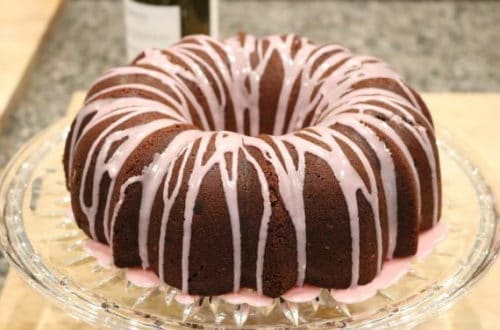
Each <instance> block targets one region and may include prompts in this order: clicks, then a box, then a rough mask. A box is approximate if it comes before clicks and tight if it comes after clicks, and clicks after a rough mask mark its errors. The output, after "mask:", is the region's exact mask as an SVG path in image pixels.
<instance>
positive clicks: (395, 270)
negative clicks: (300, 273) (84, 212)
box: [84, 223, 448, 307]
mask: <svg viewBox="0 0 500 330" xmlns="http://www.w3.org/2000/svg"><path fill="white" fill-rule="evenodd" d="M447 234H448V226H447V225H446V224H443V223H438V224H437V225H436V226H434V227H433V228H432V229H430V230H427V231H425V232H422V233H421V234H420V235H419V243H418V251H417V253H416V255H415V256H413V257H408V258H398V259H392V260H387V261H385V262H384V264H383V266H382V269H381V271H380V273H379V274H378V275H377V276H376V277H375V278H374V279H373V281H371V282H370V283H368V284H366V285H358V286H356V287H352V288H348V289H340V290H339V289H333V290H330V293H331V295H332V296H333V298H334V299H335V300H337V301H338V302H341V303H346V304H353V303H359V302H362V301H365V300H367V299H369V298H371V297H372V296H374V295H375V294H376V293H377V291H378V290H383V289H386V288H388V287H389V286H391V285H393V284H394V283H396V282H397V281H398V280H399V279H401V278H402V277H403V276H404V275H406V273H408V271H409V270H410V266H411V262H412V261H414V260H422V259H423V258H426V257H427V256H428V255H429V254H430V253H431V252H432V250H433V249H434V248H435V247H436V246H437V245H438V244H439V242H441V241H442V240H444V239H445V238H446V236H447ZM84 249H85V251H87V252H88V253H89V254H90V255H91V256H93V257H94V258H96V261H97V262H98V263H99V264H101V263H103V264H104V263H107V262H109V263H108V265H112V263H113V256H112V253H111V249H110V248H109V247H108V246H107V245H104V244H101V243H97V242H94V241H92V240H88V241H86V242H85V244H84ZM125 276H126V278H127V280H128V281H130V282H131V283H132V284H134V285H136V286H139V287H144V288H152V287H157V286H160V285H161V283H162V282H161V280H160V279H159V278H158V276H157V275H156V274H155V273H153V272H152V271H149V270H142V269H140V268H129V269H126V270H125ZM320 290H321V289H320V288H318V287H315V286H312V285H303V286H296V287H294V288H292V289H290V290H288V291H287V292H286V293H284V294H283V295H282V296H281V297H282V298H283V299H285V300H287V301H291V302H294V303H305V302H309V301H311V300H313V299H315V298H316V297H318V296H319V293H320ZM198 298H200V296H197V295H189V294H186V293H182V292H179V293H178V294H177V295H176V297H175V300H176V301H177V302H178V303H180V304H184V305H187V304H191V303H193V302H195V301H196V300H197V299H198ZM220 298H222V299H223V300H225V301H226V302H228V303H230V304H235V305H238V304H244V303H246V304H249V305H251V306H255V307H265V306H269V305H271V304H272V302H273V299H272V298H270V297H267V296H264V295H261V294H258V293H257V292H256V291H254V290H251V289H241V290H240V291H238V292H232V293H228V294H224V295H221V296H220Z"/></svg>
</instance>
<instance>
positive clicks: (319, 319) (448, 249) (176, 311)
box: [0, 120, 500, 329]
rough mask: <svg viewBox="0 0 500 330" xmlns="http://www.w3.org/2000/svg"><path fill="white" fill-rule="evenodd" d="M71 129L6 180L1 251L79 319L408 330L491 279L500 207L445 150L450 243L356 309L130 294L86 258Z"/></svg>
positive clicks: (0, 184)
mask: <svg viewBox="0 0 500 330" xmlns="http://www.w3.org/2000/svg"><path fill="white" fill-rule="evenodd" d="M67 131H68V120H62V121H59V122H57V123H55V124H54V125H53V126H51V127H50V128H49V129H47V130H45V131H44V132H42V133H41V134H39V135H38V136H37V137H35V138H34V139H32V140H31V141H30V142H29V143H27V144H26V145H25V146H24V147H23V148H22V150H20V151H19V152H18V154H17V155H16V156H15V157H14V158H13V160H12V161H11V162H10V163H9V165H8V166H7V168H6V170H5V172H4V173H3V177H2V178H1V181H0V210H1V213H0V245H1V247H2V249H3V252H4V253H5V255H6V257H7V258H8V260H9V261H10V263H11V264H12V265H13V266H14V268H15V269H16V270H17V271H18V272H19V273H20V274H21V276H22V277H23V278H24V279H25V280H26V281H27V282H28V283H29V284H30V285H31V286H32V287H34V288H35V289H36V290H38V291H39V292H40V293H41V294H42V295H44V296H45V297H47V298H50V300H51V301H53V302H54V303H56V304H57V305H58V306H59V307H61V308H62V309H63V310H65V311H67V312H68V313H69V314H71V315H72V316H74V317H76V318H78V319H81V320H84V321H86V322H88V323H90V324H93V325H96V326H99V327H100V328H102V327H108V328H113V329H162V328H168V329H172V328H189V327H195V328H198V329H213V328H217V329H231V328H252V329H256V328H258V329H276V328H294V327H299V328H300V329H307V328H311V329H312V328H314V329H320V328H324V329H331V328H363V329H367V328H384V327H386V328H403V327H404V328H407V327H411V326H415V325H416V324H418V323H421V322H423V321H424V320H427V319H429V318H431V317H433V316H435V315H437V314H438V313H441V312H442V311H444V310H446V309H448V308H450V307H451V306H452V305H453V304H454V303H455V302H456V301H457V299H458V298H459V297H461V296H462V295H463V294H464V293H465V292H467V291H468V290H469V289H470V288H471V286H472V285H473V284H474V283H476V282H477V280H478V279H479V278H480V277H481V276H482V275H483V274H484V273H485V272H486V271H487V270H488V268H489V267H490V266H491V264H492V263H493V261H494V259H495V257H496V255H497V254H498V251H499V249H500V229H499V228H500V227H499V226H498V221H499V218H498V215H497V213H496V211H495V208H494V200H493V197H492V194H491V193H490V191H489V189H488V186H487V185H486V183H485V181H484V179H483V177H482V176H481V174H480V173H479V171H478V169H477V168H476V167H475V166H474V165H473V164H472V163H471V162H470V161H469V160H468V159H467V158H466V157H465V156H464V155H463V154H462V153H460V152H459V151H458V150H457V149H456V148H455V147H453V146H452V144H451V143H450V142H449V140H450V139H446V138H442V139H441V140H440V141H439V148H440V153H441V162H442V174H443V190H444V191H443V196H444V200H443V214H442V218H441V221H443V222H445V223H446V224H447V225H448V227H449V234H448V237H447V239H446V240H444V241H443V242H441V243H440V244H439V245H438V246H437V247H436V248H435V250H434V251H433V252H432V254H431V255H429V256H428V257H427V258H426V259H425V260H423V261H419V262H414V263H413V264H412V267H411V270H410V272H409V273H408V274H407V275H405V276H404V277H403V278H401V279H400V280H399V281H398V282H397V283H395V284H393V285H392V286H390V287H388V288H386V289H384V290H379V291H378V293H377V294H376V295H375V296H374V297H372V298H370V299H368V300H366V301H364V302H362V303H356V304H347V305H346V304H342V303H339V302H337V301H335V300H334V299H333V298H332V296H331V295H329V294H328V292H327V291H326V290H323V291H322V293H321V295H320V296H319V297H318V298H317V299H314V300H313V301H311V302H307V303H293V302H289V301H286V300H283V299H275V300H274V303H273V304H272V305H271V306H269V307H253V306H249V305H247V304H240V305H232V304H229V303H227V302H225V301H224V300H222V299H220V298H218V297H205V298H201V299H198V300H195V301H194V302H192V303H190V304H187V305H182V304H179V303H178V302H177V301H175V299H174V296H175V294H176V291H175V290H174V289H173V288H170V287H167V286H164V287H159V288H149V289H147V288H139V287H136V286H133V285H130V283H128V282H127V281H126V280H125V279H124V275H123V271H122V270H118V269H105V268H101V267H100V266H98V265H97V264H96V262H95V260H94V259H93V258H91V257H89V256H88V255H87V254H85V253H84V251H83V249H82V242H83V240H84V235H83V234H82V233H81V232H80V231H79V230H78V228H77V227H76V225H75V224H74V223H73V221H72V220H71V216H70V213H69V203H70V200H69V195H68V193H67V191H66V189H65V184H64V175H63V170H62V164H61V155H62V150H63V145H64V140H65V136H66V134H67Z"/></svg>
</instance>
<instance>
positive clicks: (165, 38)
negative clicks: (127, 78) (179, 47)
mask: <svg viewBox="0 0 500 330" xmlns="http://www.w3.org/2000/svg"><path fill="white" fill-rule="evenodd" d="M123 3H124V11H125V27H126V43H127V57H128V59H129V60H131V59H133V58H134V57H135V56H136V55H137V54H138V53H139V52H140V51H141V50H142V49H144V48H150V47H156V48H164V47H168V45H170V44H172V43H174V42H176V41H178V40H179V39H180V38H181V37H182V36H186V35H190V34H210V35H213V36H217V17H216V15H217V7H218V0H124V1H123Z"/></svg>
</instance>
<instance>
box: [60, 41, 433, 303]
mask: <svg viewBox="0 0 500 330" xmlns="http://www.w3.org/2000/svg"><path fill="white" fill-rule="evenodd" d="M433 131H434V130H433V127H432V121H431V118H430V115H429V112H428V110H427V108H426V106H425V104H424V103H423V101H422V100H421V99H420V97H419V96H418V94H416V93H415V92H414V91H413V90H412V89H411V88H410V87H408V86H407V85H406V84H405V83H404V82H403V81H402V80H401V79H400V78H399V76H398V75H397V74H395V73H394V72H393V71H392V70H390V69H389V68H388V66H387V65H386V64H385V63H383V62H381V61H379V60H377V59H375V58H372V57H368V56H357V55H353V54H351V53H350V52H349V51H348V50H346V49H345V48H343V47H341V46H338V45H325V46H316V45H313V44H312V43H310V42H309V41H308V40H307V39H305V38H299V37H297V36H293V35H284V36H270V37H264V38H256V37H254V36H251V35H238V36H236V37H233V38H229V39H228V40H226V41H224V42H219V41H217V40H215V39H212V38H210V37H207V36H192V37H187V38H184V39H182V40H181V41H180V42H179V43H177V44H176V45H174V46H172V47H170V48H168V49H164V50H147V51H145V52H144V53H142V54H141V55H139V56H138V57H137V59H136V60H135V61H134V62H133V63H132V64H131V65H129V66H126V67H119V68H116V69H112V70H111V71H109V72H108V73H106V74H105V75H104V76H103V77H101V78H100V79H99V80H97V81H96V83H95V84H94V85H93V86H92V88H91V89H90V90H89V93H88V95H87V98H86V104H85V106H84V107H83V108H82V110H81V111H80V112H79V113H78V115H77V117H76V119H75V121H74V123H73V125H72V129H71V132H70V135H69V137H68V139H67V145H66V151H65V157H64V162H65V171H66V175H67V183H68V188H69V189H70V192H71V197H72V207H73V211H74V213H75V219H76V221H77V223H78V225H79V226H80V228H82V229H83V230H84V231H85V232H86V233H87V235H89V237H91V238H92V239H94V240H96V241H99V242H102V243H105V244H108V245H110V246H111V247H112V250H113V254H114V259H115V262H116V264H117V265H118V266H121V267H139V266H140V267H143V268H151V269H152V270H153V271H154V272H155V273H157V274H158V275H159V277H160V279H161V280H163V281H165V282H166V283H168V284H170V285H173V286H175V287H178V288H180V289H182V291H183V292H186V293H191V294H200V295H217V294H224V293H228V292H237V291H239V290H240V288H243V287H245V288H253V289H256V290H257V292H258V293H259V294H265V295H267V296H270V297H277V296H279V295H280V294H283V293H284V292H286V291H287V290H288V289H290V288H292V287H294V286H296V285H298V286H301V285H303V284H311V285H315V286H318V287H324V288H346V287H355V286H357V285H359V284H366V283H368V282H370V281H371V280H372V279H373V278H374V277H375V276H376V274H377V273H378V272H380V270H381V267H382V264H383V262H384V260H385V259H391V258H393V257H405V256H410V255H413V254H414V253H415V252H416V249H417V242H418V233H419V231H421V230H425V229H429V228H431V227H432V226H434V225H435V224H436V223H437V221H438V219H439V210H440V194H441V192H440V189H441V187H440V173H439V159H438V154H437V150H436V144H435V138H434V132H433ZM323 260H328V262H324V261H323Z"/></svg>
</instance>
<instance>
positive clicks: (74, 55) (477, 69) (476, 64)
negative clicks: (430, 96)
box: [0, 0, 500, 287]
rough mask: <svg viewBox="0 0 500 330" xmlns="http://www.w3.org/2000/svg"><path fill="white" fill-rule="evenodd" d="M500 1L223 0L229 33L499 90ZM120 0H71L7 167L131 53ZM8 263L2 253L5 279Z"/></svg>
mask: <svg viewBox="0 0 500 330" xmlns="http://www.w3.org/2000/svg"><path fill="white" fill-rule="evenodd" d="M498 22H500V2H495V1H485V2H482V1H439V2H434V1H366V2H364V1H359V2H351V1H305V0H304V1H299V0H296V1H292V0H290V1H263V0H262V1H243V0H240V1H236V0H221V4H220V25H221V31H220V34H221V36H229V35H231V34H234V33H236V32H238V31H248V32H251V33H253V34H259V35H263V34H273V33H288V32H294V33H297V34H300V35H304V36H307V37H309V38H310V39H312V40H313V41H315V42H317V43H321V42H337V43H340V44H343V45H345V46H346V47H348V48H350V49H352V50H353V51H354V52H357V53H366V54H371V55H375V56H377V57H380V58H382V59H384V60H386V61H387V62H389V63H391V65H392V66H393V67H394V68H395V69H396V70H397V71H398V72H400V73H401V74H402V75H403V76H404V77H405V78H406V80H407V81H408V82H409V83H410V84H412V85H414V86H415V87H416V88H417V89H418V90H421V91H470V92H472V91H500V70H499V68H500V44H499V41H500V39H499V36H500V26H499V24H498ZM124 54H125V47H124V32H123V16H122V3H121V1H117V0H115V1H111V0H102V1H96V0H94V1H89V0H67V3H66V4H65V7H64V9H63V11H62V14H61V16H60V18H59V19H58V20H57V22H56V24H55V26H54V29H53V30H52V32H51V34H50V35H49V37H48V38H47V42H46V43H45V44H44V45H43V47H42V49H41V55H40V58H39V61H38V62H37V64H36V66H35V70H34V72H33V73H32V75H31V76H30V77H29V80H28V83H27V86H26V90H25V93H24V95H23V97H22V100H21V101H20V102H19V104H18V106H17V107H16V109H15V111H13V112H12V114H11V115H10V116H9V118H7V124H6V125H5V126H4V127H3V128H2V131H0V168H1V167H2V166H3V165H5V163H6V162H7V160H8V159H9V158H10V157H11V156H12V154H13V153H14V152H15V151H16V150H17V149H18V148H19V147H20V146H21V145H22V144H23V143H24V142H26V140H27V139H28V138H30V137H31V136H33V135H34V134H35V133H36V132H38V131H39V130H40V129H42V128H44V127H46V126H48V125H49V124H50V123H51V122H53V121H54V120H55V119H56V118H58V117H60V116H62V115H63V114H64V111H65V108H66V105H67V104H68V102H69V99H70V96H71V94H72V92H73V91H75V90H82V89H86V88H87V87H88V86H89V84H90V83H91V82H92V80H94V79H95V78H96V77H98V76H99V75H100V74H102V72H103V71H104V70H106V69H107V68H109V67H111V66H115V65H119V64H123V63H124V62H125V56H124ZM6 270H7V265H6V263H5V260H3V259H2V258H1V257H0V287H1V286H2V282H3V279H4V277H5V273H6Z"/></svg>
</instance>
